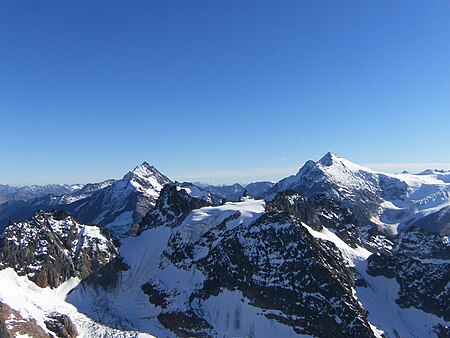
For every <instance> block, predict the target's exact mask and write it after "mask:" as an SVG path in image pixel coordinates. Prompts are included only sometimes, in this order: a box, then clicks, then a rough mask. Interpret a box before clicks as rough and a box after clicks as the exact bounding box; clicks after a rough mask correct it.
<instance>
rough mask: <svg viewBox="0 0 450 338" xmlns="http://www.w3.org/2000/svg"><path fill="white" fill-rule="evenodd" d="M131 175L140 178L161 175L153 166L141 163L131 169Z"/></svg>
mask: <svg viewBox="0 0 450 338" xmlns="http://www.w3.org/2000/svg"><path fill="white" fill-rule="evenodd" d="M132 173H133V174H135V175H137V176H142V177H148V176H152V175H155V174H161V173H160V172H159V171H158V170H157V169H156V168H155V167H154V166H152V165H150V164H148V162H142V164H140V165H138V166H137V167H135V168H134V169H133V171H132Z"/></svg>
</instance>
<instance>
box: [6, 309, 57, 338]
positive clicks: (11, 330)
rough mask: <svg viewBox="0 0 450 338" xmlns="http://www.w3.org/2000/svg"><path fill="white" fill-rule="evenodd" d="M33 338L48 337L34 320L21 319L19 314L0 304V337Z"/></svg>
mask: <svg viewBox="0 0 450 338" xmlns="http://www.w3.org/2000/svg"><path fill="white" fill-rule="evenodd" d="M19 334H21V335H28V336H30V335H31V337H33V338H49V335H48V334H47V333H46V332H45V331H44V330H43V329H42V328H41V327H40V326H39V325H38V324H37V323H36V321H35V320H34V319H26V318H23V317H22V316H21V315H20V313H19V312H17V311H15V310H13V309H11V308H10V307H9V306H8V305H6V304H4V303H2V302H0V337H2V338H14V337H16V336H17V335H19Z"/></svg>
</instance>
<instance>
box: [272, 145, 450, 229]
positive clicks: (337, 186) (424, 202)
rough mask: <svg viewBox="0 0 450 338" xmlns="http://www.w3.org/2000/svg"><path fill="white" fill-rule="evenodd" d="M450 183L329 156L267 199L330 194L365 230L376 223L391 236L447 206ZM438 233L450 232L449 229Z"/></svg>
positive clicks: (435, 175) (446, 178)
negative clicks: (352, 212)
mask: <svg viewBox="0 0 450 338" xmlns="http://www.w3.org/2000/svg"><path fill="white" fill-rule="evenodd" d="M449 182H450V173H449V172H445V171H431V170H428V171H425V172H422V173H420V174H409V173H402V174H387V173H381V172H376V171H373V170H371V169H369V168H365V167H363V166H360V165H357V164H354V163H352V162H350V161H348V160H346V159H344V158H341V157H339V156H337V155H335V154H332V153H327V154H326V155H325V156H324V157H323V158H322V159H320V160H319V161H317V162H313V161H308V162H306V164H305V165H304V166H303V167H302V168H301V169H300V171H299V172H298V173H297V174H296V175H293V176H290V177H288V178H285V179H283V180H281V181H280V182H278V183H277V184H276V185H275V186H274V187H273V188H272V189H270V190H269V191H268V192H267V193H266V194H265V197H266V198H267V199H269V200H270V199H272V198H273V197H274V196H275V194H276V193H277V192H279V191H284V190H288V189H292V190H294V191H297V192H299V193H301V194H302V195H304V196H308V197H310V196H315V195H318V194H326V195H329V196H332V197H334V198H337V199H338V200H341V201H343V202H344V203H346V205H348V206H349V207H351V208H352V209H354V210H355V212H356V213H357V215H358V217H359V219H360V220H361V221H362V222H361V223H362V225H364V224H368V223H373V224H375V225H377V226H379V228H380V229H382V230H383V231H384V232H385V233H386V234H387V235H390V236H392V235H395V234H397V233H398V232H399V231H401V230H403V229H406V228H408V227H409V226H411V225H414V223H415V222H417V221H418V220H419V219H421V218H423V217H424V216H427V215H430V214H433V213H436V212H438V211H439V210H442V209H443V208H445V207H448V206H449V205H450V183H449ZM434 228H435V229H436V231H444V232H448V231H450V230H448V228H445V225H436V226H435V227H434Z"/></svg>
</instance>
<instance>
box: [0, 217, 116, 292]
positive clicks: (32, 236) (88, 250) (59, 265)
mask: <svg viewBox="0 0 450 338" xmlns="http://www.w3.org/2000/svg"><path fill="white" fill-rule="evenodd" d="M116 256H117V249H116V248H115V246H114V244H113V241H112V239H111V237H110V235H109V234H108V232H107V231H106V232H105V231H103V232H102V230H101V229H100V228H98V227H97V226H90V225H83V224H80V223H78V222H77V221H76V220H75V219H74V218H73V217H71V216H69V215H67V214H66V213H64V212H54V213H44V212H38V213H36V214H35V216H34V217H33V218H32V219H30V220H28V221H25V222H21V223H11V224H10V225H9V226H8V227H7V228H6V230H5V232H4V233H3V234H2V237H1V239H0V268H6V267H11V268H13V269H14V270H15V271H16V272H17V273H18V274H19V275H21V276H23V275H26V276H28V278H29V279H30V280H32V281H33V282H34V283H36V284H37V285H38V286H40V287H47V286H50V287H51V288H55V287H58V286H59V285H60V284H62V283H63V282H65V281H66V280H68V279H69V278H70V277H75V276H77V277H79V278H81V279H84V278H86V277H88V276H89V275H90V274H92V273H93V272H94V271H97V270H99V269H100V268H102V267H103V266H105V265H106V264H108V263H109V262H110V261H111V260H112V259H113V258H115V257H116Z"/></svg>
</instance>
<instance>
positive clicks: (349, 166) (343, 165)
mask: <svg viewBox="0 0 450 338" xmlns="http://www.w3.org/2000/svg"><path fill="white" fill-rule="evenodd" d="M316 166H318V167H320V168H321V169H323V170H326V171H330V170H331V169H333V170H339V171H341V172H342V171H345V172H360V171H363V172H368V173H374V172H373V171H372V170H371V169H369V168H366V167H363V166H360V165H358V164H355V163H353V162H351V161H349V160H347V159H345V158H343V157H340V156H338V155H336V154H333V153H330V152H328V153H326V154H325V155H324V156H323V157H322V158H321V159H320V160H319V161H317V162H316ZM330 173H333V172H332V171H330Z"/></svg>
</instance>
